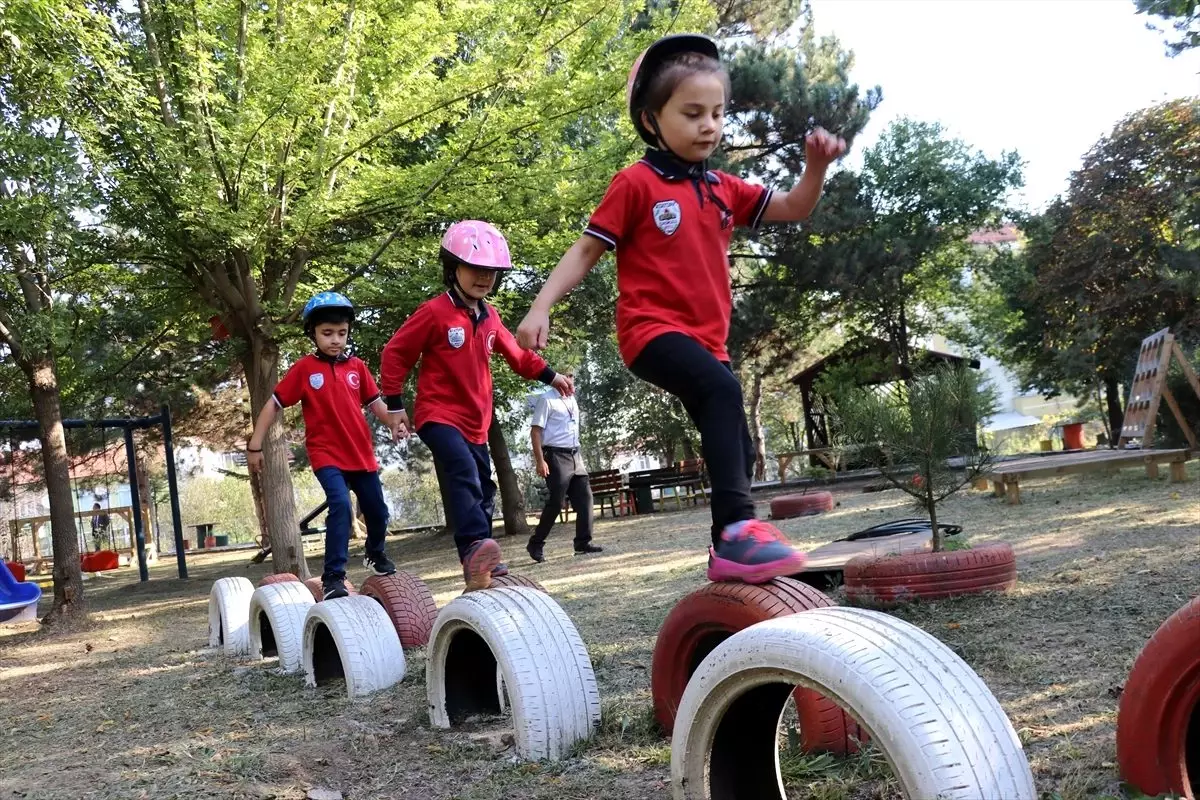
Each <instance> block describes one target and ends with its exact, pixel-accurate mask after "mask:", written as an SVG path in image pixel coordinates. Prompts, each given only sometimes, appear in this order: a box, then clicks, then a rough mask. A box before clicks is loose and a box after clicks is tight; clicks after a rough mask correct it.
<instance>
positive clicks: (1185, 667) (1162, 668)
mask: <svg viewBox="0 0 1200 800" xmlns="http://www.w3.org/2000/svg"><path fill="white" fill-rule="evenodd" d="M1117 763H1118V764H1120V766H1121V776H1122V777H1123V778H1124V779H1125V780H1126V781H1128V782H1129V783H1130V784H1132V785H1133V786H1135V787H1137V788H1138V789H1140V790H1141V791H1142V792H1143V793H1144V794H1147V795H1150V796H1157V795H1166V794H1181V795H1183V796H1184V797H1186V798H1188V800H1194V798H1196V797H1200V597H1197V598H1196V599H1194V600H1192V601H1191V602H1190V603H1188V604H1187V605H1185V606H1184V607H1183V608H1181V609H1179V610H1178V611H1176V612H1175V613H1174V614H1172V615H1171V616H1170V617H1168V618H1167V621H1166V622H1164V623H1163V624H1162V625H1161V626H1160V627H1159V628H1158V630H1157V631H1155V632H1154V635H1153V636H1152V637H1150V641H1149V642H1147V643H1146V646H1145V647H1144V648H1142V652H1141V654H1139V655H1138V657H1137V660H1136V661H1134V662H1133V669H1132V670H1131V671H1130V673H1129V680H1127V681H1126V682H1125V689H1124V691H1123V692H1122V693H1121V703H1120V705H1119V706H1118V709H1117Z"/></svg>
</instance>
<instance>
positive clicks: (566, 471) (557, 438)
mask: <svg viewBox="0 0 1200 800" xmlns="http://www.w3.org/2000/svg"><path fill="white" fill-rule="evenodd" d="M567 377H569V378H573V377H574V376H573V375H571V374H570V373H567ZM529 438H530V440H531V441H532V443H533V459H534V463H535V464H536V466H537V471H538V475H541V476H542V477H543V478H545V479H546V488H547V489H549V490H550V494H549V497H547V498H546V506H545V508H543V509H542V517H541V519H540V520H538V524H537V528H536V529H535V530H534V533H533V536H530V537H529V544H527V545H526V546H525V549H526V550H527V551H528V552H529V557H530V558H532V559H533V560H534V561H537V562H539V563H540V562H542V561H544V560H545V556H543V555H542V547H543V545H545V543H546V537H547V536H549V535H550V529H551V528H552V527H554V520H555V519H557V518H558V515H559V513H560V512H561V511H562V502H563V497H564V496H565V497H568V498H570V500H571V507H572V508H573V509H575V555H577V556H578V555H585V554H587V553H599V552H602V551H603V550H604V548H603V547H599V546H597V545H594V544H592V487H591V484H589V483H588V473H587V467H586V466H584V464H583V455H582V454H581V453H580V452H579V406H578V404H577V403H576V402H575V398H574V397H563V396H562V394H561V393H559V391H558V390H557V389H553V388H552V389H549V390H547V391H546V392H545V393H544V394H542V395H541V396H540V397H539V398H538V400H537V404H536V405H535V406H534V408H533V427H532V428H530V431H529Z"/></svg>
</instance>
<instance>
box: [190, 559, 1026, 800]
mask: <svg viewBox="0 0 1200 800" xmlns="http://www.w3.org/2000/svg"><path fill="white" fill-rule="evenodd" d="M398 576H399V577H397V576H390V578H391V580H388V581H386V582H387V583H389V584H392V585H394V586H395V587H396V589H397V591H401V589H400V587H401V586H403V587H407V588H406V589H405V591H410V592H411V591H412V590H413V588H414V587H416V589H418V590H419V589H424V584H423V583H421V582H420V580H419V579H418V578H416V577H415V576H411V575H404V574H403V573H398ZM512 577H513V578H514V579H515V580H521V579H520V578H517V577H516V576H512ZM375 581H376V579H374V578H372V579H369V580H368V581H366V582H364V584H363V587H362V589H361V590H360V592H362V594H358V595H357V596H351V597H348V598H343V599H340V600H334V601H330V602H324V603H317V602H314V598H313V595H312V593H311V592H309V591H308V590H307V589H306V588H305V587H304V586H303V584H301V583H299V582H298V581H294V580H291V581H289V580H286V579H280V580H277V582H274V583H271V584H268V585H265V586H260V587H259V588H258V589H254V588H253V587H251V586H250V583H249V581H247V580H245V579H239V578H224V579H221V580H220V581H218V582H217V584H215V585H214V587H213V599H212V600H211V601H210V621H211V625H212V629H213V631H214V633H213V634H212V635H211V643H212V644H213V645H214V646H223V647H225V648H226V650H227V651H229V652H230V653H231V654H235V655H249V656H252V657H256V658H258V657H263V656H269V655H272V654H275V655H278V656H279V659H280V668H281V669H283V670H284V671H299V670H303V672H304V674H305V679H306V682H307V683H308V684H309V685H320V684H321V683H323V682H325V681H327V680H328V679H330V678H335V677H344V678H345V680H346V684H347V691H348V693H350V694H351V695H352V696H355V695H357V694H362V693H366V692H369V691H376V690H378V689H382V688H386V687H387V686H390V685H392V684H394V683H395V682H397V681H399V680H401V679H402V678H403V675H404V667H403V663H404V662H403V658H404V656H403V647H402V641H403V639H404V638H405V637H406V636H409V637H411V638H410V640H411V641H417V640H418V639H419V638H420V637H419V636H414V635H413V631H414V630H416V629H417V627H418V626H415V625H411V624H409V619H408V617H406V625H407V627H404V628H397V625H396V619H395V617H396V615H395V614H394V613H392V612H391V611H389V610H388V609H387V608H386V607H385V604H384V602H383V601H382V600H379V599H377V597H376V595H379V596H383V595H384V594H385V593H384V592H379V591H378V590H373V589H372V585H371V584H372V583H373V582H375ZM418 584H419V586H418ZM369 591H372V592H374V594H372V595H371V596H364V595H365V594H366V593H367V592H369ZM425 591H427V589H425ZM387 594H391V592H389V593H387ZM403 601H404V603H405V604H406V605H404V607H406V608H414V607H415V608H425V607H426V606H425V604H424V603H423V602H416V601H415V599H414V598H413V597H412V596H408V597H406V598H403ZM243 606H244V607H245V609H246V611H245V612H244V613H245V614H246V617H247V618H246V619H245V620H244V625H245V640H244V642H243V641H242V640H241V639H240V638H238V637H239V636H240V635H241V634H240V633H239V631H240V630H241V628H239V627H238V626H239V625H241V624H243V620H242V618H241V617H240V616H239V614H240V613H242V612H240V611H238V609H241V608H242V607H243ZM390 607H391V608H396V607H399V606H398V600H397V598H396V597H392V600H391V602H390ZM798 612H803V613H798ZM411 616H412V615H411V614H410V615H409V617H411ZM402 630H403V631H407V633H405V632H402ZM281 631H286V633H281ZM426 641H427V642H428V658H427V667H426V669H427V673H426V686H427V700H428V703H429V716H430V721H431V723H432V724H433V725H434V726H438V727H443V728H445V727H451V726H453V725H454V724H456V723H457V722H458V721H460V720H462V719H465V718H467V717H470V716H472V715H476V714H481V713H484V714H486V713H492V714H495V713H501V712H502V711H503V710H505V709H506V708H507V709H510V710H511V713H512V717H513V726H514V739H515V745H516V751H517V754H518V756H519V757H523V758H527V759H543V758H547V759H558V758H561V757H563V756H565V755H566V754H567V753H568V752H569V751H570V750H571V749H572V748H573V747H575V746H576V745H577V744H578V743H579V742H580V741H582V740H584V739H586V738H588V737H589V736H591V735H592V733H593V732H594V731H595V730H596V728H597V727H598V725H599V722H600V697H599V692H598V689H597V686H596V679H595V674H594V672H593V669H592V664H591V659H590V657H589V655H588V652H587V648H586V646H585V645H584V643H583V641H582V639H581V638H580V636H579V634H578V631H577V630H576V628H575V626H574V625H573V624H572V622H571V621H570V619H569V618H568V617H567V615H566V613H565V612H564V611H563V610H562V608H561V607H560V606H559V605H558V604H557V603H555V602H554V601H553V600H552V599H551V598H550V597H549V596H548V595H546V594H545V593H544V592H541V591H538V590H536V589H533V588H529V587H526V586H519V587H509V588H505V587H501V588H496V589H489V590H486V591H483V592H473V593H470V594H465V595H463V596H461V597H458V598H456V599H455V600H453V601H451V602H450V603H449V604H448V605H447V606H445V607H444V608H443V609H441V611H440V612H436V613H435V616H434V618H433V621H432V624H431V625H430V626H429V632H428V636H427V637H426ZM414 646H415V645H414ZM285 653H286V656H285ZM652 673H653V675H652V689H653V695H654V705H655V712H656V715H657V717H658V720H659V722H660V723H661V724H662V726H663V728H664V729H665V730H666V731H667V732H669V733H673V734H674V737H673V743H672V774H673V783H674V795H675V797H677V798H703V799H704V800H708V798H730V799H732V798H741V797H754V798H771V797H779V798H783V797H784V790H783V786H782V783H781V780H780V778H779V770H778V746H777V744H776V741H777V732H778V725H779V720H780V717H781V714H782V713H783V711H784V706H785V704H786V703H787V702H788V700H789V698H792V699H794V702H795V706H796V710H797V714H798V721H799V723H800V728H801V732H802V734H801V735H802V747H804V749H806V750H811V751H828V752H834V753H846V752H852V751H853V750H854V749H856V748H857V747H858V745H859V743H861V742H863V741H866V740H868V739H871V740H874V741H875V743H876V744H877V746H878V747H879V748H880V749H881V750H882V751H883V753H884V754H885V755H886V757H887V758H888V760H889V761H890V762H891V764H892V766H893V770H894V772H895V775H896V778H897V780H898V781H899V782H900V783H901V785H902V786H903V787H904V789H905V790H906V792H907V793H908V796H910V797H946V798H974V797H1011V798H1026V797H1028V798H1033V797H1034V796H1035V795H1034V793H1033V783H1032V776H1031V774H1030V772H1029V767H1028V763H1027V762H1026V760H1025V757H1024V754H1023V753H1022V751H1021V746H1020V743H1019V741H1018V740H1017V737H1016V734H1015V732H1014V731H1013V729H1012V726H1011V724H1010V723H1009V721H1008V719H1007V717H1006V716H1005V715H1004V712H1003V710H1002V709H1001V708H1000V706H999V704H998V703H997V702H996V700H995V698H994V697H993V696H992V695H991V693H990V692H989V691H988V689H987V687H986V686H984V685H983V683H982V681H981V680H980V679H979V678H978V676H977V675H975V673H974V672H973V671H972V670H971V669H970V668H969V667H968V666H967V665H966V664H965V663H964V662H962V660H961V659H959V658H958V657H957V656H956V655H955V654H954V653H953V652H951V651H950V650H949V649H948V648H947V647H946V646H945V645H943V644H941V643H940V642H939V641H938V640H937V639H935V638H933V637H931V636H929V635H928V634H926V633H924V632H923V631H921V630H920V629H918V628H916V627H914V626H912V625H909V624H908V623H905V622H902V621H899V620H896V619H894V618H892V617H889V616H887V615H884V614H880V613H878V612H874V611H868V610H864V609H851V608H838V607H835V606H833V604H832V602H831V601H830V599H829V598H828V597H826V596H825V595H824V594H822V593H821V592H819V591H817V590H815V589H813V588H812V587H809V586H807V585H805V584H803V583H799V582H796V581H791V580H788V579H778V580H776V581H773V582H771V583H769V584H764V585H762V586H751V585H744V584H709V585H707V586H705V587H703V588H702V589H700V590H698V591H696V592H693V593H692V594H690V595H688V596H687V597H685V598H684V599H683V600H681V601H680V602H679V603H678V604H677V605H676V607H675V609H674V610H673V611H672V612H671V613H670V615H669V616H668V617H667V620H666V621H665V622H664V625H663V627H662V630H661V632H660V635H659V638H658V641H657V643H656V646H655V652H654V661H653V666H652ZM493 676H494V677H495V679H494V680H493Z"/></svg>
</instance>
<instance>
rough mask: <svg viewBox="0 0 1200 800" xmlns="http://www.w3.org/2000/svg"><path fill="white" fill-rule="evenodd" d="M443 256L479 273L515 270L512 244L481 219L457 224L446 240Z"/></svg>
mask: <svg viewBox="0 0 1200 800" xmlns="http://www.w3.org/2000/svg"><path fill="white" fill-rule="evenodd" d="M442 252H443V253H445V254H448V255H450V256H453V257H454V258H455V259H456V260H458V261H461V262H462V263H464V264H466V265H468V266H471V267H476V268H478V269H491V270H496V271H498V272H499V271H505V270H510V269H512V259H511V258H510V257H509V254H508V242H506V241H505V240H504V235H503V234H501V233H500V231H498V230H496V228H495V226H493V225H492V224H491V223H488V222H483V221H482V220H478V219H466V220H463V221H462V222H456V223H454V224H453V225H451V226H450V227H449V229H447V230H446V235H445V236H443V237H442Z"/></svg>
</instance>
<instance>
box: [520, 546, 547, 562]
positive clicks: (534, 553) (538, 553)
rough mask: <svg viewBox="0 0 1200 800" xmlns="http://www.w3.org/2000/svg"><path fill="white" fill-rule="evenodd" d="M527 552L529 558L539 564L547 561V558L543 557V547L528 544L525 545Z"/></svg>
mask: <svg viewBox="0 0 1200 800" xmlns="http://www.w3.org/2000/svg"><path fill="white" fill-rule="evenodd" d="M525 552H526V553H529V557H530V558H532V559H533V560H534V561H536V562H537V563H539V564H540V563H542V562H543V561H545V560H546V556H544V555H542V546H541V545H538V544H532V543H531V544H527V545H525Z"/></svg>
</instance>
